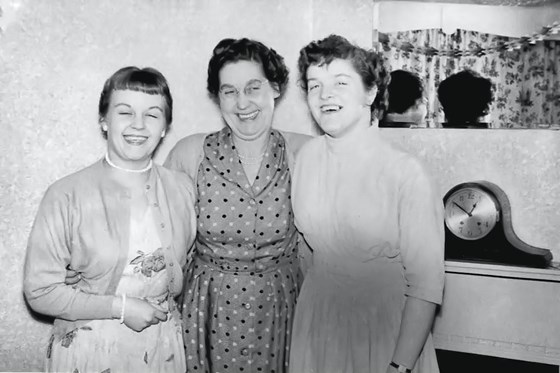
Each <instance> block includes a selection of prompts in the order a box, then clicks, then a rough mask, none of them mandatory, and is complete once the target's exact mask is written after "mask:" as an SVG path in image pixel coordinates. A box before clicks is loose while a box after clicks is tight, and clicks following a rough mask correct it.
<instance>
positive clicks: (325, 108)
mask: <svg viewBox="0 0 560 373" xmlns="http://www.w3.org/2000/svg"><path fill="white" fill-rule="evenodd" d="M341 108H342V107H341V106H339V105H323V106H321V111H322V112H333V111H339V110H340V109H341Z"/></svg>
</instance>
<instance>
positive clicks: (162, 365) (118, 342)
mask: <svg viewBox="0 0 560 373" xmlns="http://www.w3.org/2000/svg"><path fill="white" fill-rule="evenodd" d="M160 246H161V244H160V242H159V239H158V236H157V232H156V231H155V230H154V224H153V219H152V217H151V215H150V214H149V210H148V211H147V213H146V214H145V215H143V216H140V217H139V218H133V219H132V220H131V235H130V248H129V255H128V260H127V265H126V267H125V269H124V271H123V275H122V277H121V279H120V281H119V285H118V287H117V291H116V292H117V294H126V295H127V296H131V297H137V298H142V299H145V300H147V301H148V302H150V303H152V304H153V305H154V307H156V308H159V309H161V310H162V311H164V312H166V311H168V310H169V309H170V307H169V305H168V288H167V268H166V266H165V261H164V258H163V253H162V249H161V248H160ZM167 317H168V319H167V321H165V322H160V323H158V324H156V325H152V326H149V327H147V328H146V329H144V330H142V331H141V332H136V331H134V330H132V329H130V328H128V327H127V326H126V325H125V324H121V323H120V322H119V320H93V321H91V322H89V323H87V324H85V325H84V326H82V327H80V328H78V329H75V330H71V331H70V332H68V333H66V334H65V335H63V336H62V337H56V336H54V335H53V337H51V340H50V343H49V347H48V351H47V364H46V365H47V366H46V370H47V371H48V372H73V373H81V372H98V373H99V372H103V373H108V372H146V373H148V372H149V373H152V372H180V373H184V372H185V371H186V365H185V350H184V345H183V337H182V327H181V321H180V317H179V315H178V312H176V311H175V312H167Z"/></svg>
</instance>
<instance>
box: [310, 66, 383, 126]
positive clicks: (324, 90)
mask: <svg viewBox="0 0 560 373" xmlns="http://www.w3.org/2000/svg"><path fill="white" fill-rule="evenodd" d="M307 87H308V88H307V103H308V105H309V109H310V110H311V114H312V115H313V118H315V121H316V122H317V124H319V126H320V127H321V129H322V130H323V131H324V132H325V133H327V134H328V135H329V136H331V137H343V136H344V135H346V134H347V133H350V132H352V131H353V130H355V129H357V128H362V127H369V126H370V124H371V109H370V106H371V104H372V102H373V100H374V99H375V95H376V93H377V88H376V87H373V88H372V89H370V90H368V89H366V87H365V86H364V83H363V81H362V78H361V76H360V75H359V74H358V73H357V72H356V70H355V69H354V67H353V66H352V63H351V62H350V61H347V60H343V59H334V60H333V61H332V62H331V63H329V64H328V65H326V64H319V65H311V66H309V68H308V69H307Z"/></svg>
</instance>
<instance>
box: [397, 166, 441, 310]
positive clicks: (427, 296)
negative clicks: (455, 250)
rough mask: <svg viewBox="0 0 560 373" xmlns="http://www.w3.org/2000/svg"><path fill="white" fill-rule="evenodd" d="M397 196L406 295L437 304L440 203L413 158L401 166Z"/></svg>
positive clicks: (438, 298)
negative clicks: (400, 182) (398, 193)
mask: <svg viewBox="0 0 560 373" xmlns="http://www.w3.org/2000/svg"><path fill="white" fill-rule="evenodd" d="M402 175H406V176H404V177H405V178H406V179H405V181H404V184H403V185H402V186H401V190H400V198H399V230H400V231H399V241H400V242H399V246H400V250H401V253H402V256H403V264H404V268H405V278H406V282H407V290H406V295H409V296H413V297H415V298H419V299H423V300H427V301H429V302H433V303H437V304H440V303H441V301H442V297H443V284H444V229H443V206H442V201H441V198H440V197H438V196H437V194H436V188H435V187H434V186H433V185H432V182H431V180H430V179H429V177H428V174H427V172H426V171H425V170H424V169H423V167H422V165H421V164H420V163H419V162H418V161H416V160H414V161H411V162H410V163H409V164H408V165H407V169H406V170H403V172H402Z"/></svg>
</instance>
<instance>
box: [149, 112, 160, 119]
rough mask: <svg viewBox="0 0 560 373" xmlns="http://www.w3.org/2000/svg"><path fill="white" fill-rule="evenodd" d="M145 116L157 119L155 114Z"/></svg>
mask: <svg viewBox="0 0 560 373" xmlns="http://www.w3.org/2000/svg"><path fill="white" fill-rule="evenodd" d="M146 116H148V117H150V118H154V119H158V118H159V116H158V115H157V114H153V113H148V114H146Z"/></svg>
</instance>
